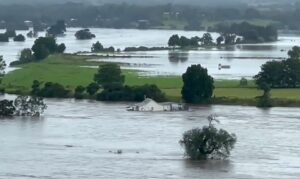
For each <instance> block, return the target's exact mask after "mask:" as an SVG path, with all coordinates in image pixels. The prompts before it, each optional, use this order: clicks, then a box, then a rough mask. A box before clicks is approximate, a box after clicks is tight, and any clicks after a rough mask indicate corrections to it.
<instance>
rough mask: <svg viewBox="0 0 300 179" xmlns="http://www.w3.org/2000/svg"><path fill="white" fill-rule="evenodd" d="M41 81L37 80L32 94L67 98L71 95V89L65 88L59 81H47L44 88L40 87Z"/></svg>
mask: <svg viewBox="0 0 300 179" xmlns="http://www.w3.org/2000/svg"><path fill="white" fill-rule="evenodd" d="M40 85H41V83H40V82H39V81H37V80H35V81H34V82H33V85H32V91H31V94H32V95H36V96H39V97H45V98H67V97H69V93H70V91H69V90H67V89H65V88H64V86H62V85H61V84H59V83H52V82H47V83H45V85H44V87H43V88H40Z"/></svg>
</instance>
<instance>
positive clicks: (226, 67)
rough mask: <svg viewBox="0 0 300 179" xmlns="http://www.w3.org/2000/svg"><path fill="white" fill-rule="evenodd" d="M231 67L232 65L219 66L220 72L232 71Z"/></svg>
mask: <svg viewBox="0 0 300 179" xmlns="http://www.w3.org/2000/svg"><path fill="white" fill-rule="evenodd" d="M230 68H231V66H230V65H222V64H219V70H222V69H230Z"/></svg>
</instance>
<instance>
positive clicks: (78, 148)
mask: <svg viewBox="0 0 300 179" xmlns="http://www.w3.org/2000/svg"><path fill="white" fill-rule="evenodd" d="M47 104H48V110H47V111H46V113H45V114H44V116H43V117H42V118H41V119H29V118H27V119H26V118H15V119H3V120H0V144H1V147H0V178H5V179H10V178H13V179H15V178H22V179H23V178H43V179H45V178H49V179H52V178H53V179H54V178H55V179H65V178H72V179H82V178H86V179H94V178H103V179H116V178H128V179H135V178H136V179H140V178H153V179H154V178H155V179H156V178H157V179H158V178H170V179H171V178H172V179H177V178H178V179H179V178H204V179H206V178H210V179H219V178H222V179H232V178H242V179H260V178H261V179H282V178H285V179H298V178H300V140H299V136H300V130H299V129H300V108H272V109H271V110H261V109H257V108H255V107H239V106H211V107H193V108H192V109H191V111H190V112H172V113H169V112H166V113H141V112H127V111H125V107H126V106H127V105H128V104H126V103H101V102H90V101H85V100H84V101H75V100H71V99H70V100H55V99H52V100H47ZM210 114H216V115H218V119H219V120H220V121H221V123H220V124H219V125H218V127H222V128H224V129H226V130H228V131H229V132H233V133H235V134H236V135H237V137H238V142H237V143H236V148H235V149H234V150H233V151H232V156H231V157H230V158H229V159H228V160H226V161H207V162H204V161H202V162H192V161H189V160H187V159H186V158H184V150H183V148H182V147H181V146H180V145H179V143H178V141H179V140H180V139H181V136H182V133H183V132H184V131H186V130H189V129H191V128H194V127H202V126H203V125H206V124H207V122H206V117H207V116H208V115H210ZM118 150H122V154H116V152H117V151H118Z"/></svg>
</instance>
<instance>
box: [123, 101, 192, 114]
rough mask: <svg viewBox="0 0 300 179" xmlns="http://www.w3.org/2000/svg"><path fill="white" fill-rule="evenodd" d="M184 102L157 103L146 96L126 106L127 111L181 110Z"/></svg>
mask: <svg viewBox="0 0 300 179" xmlns="http://www.w3.org/2000/svg"><path fill="white" fill-rule="evenodd" d="M186 109H187V108H186V106H185V105H184V104H177V103H170V102H168V103H157V102H156V101H154V100H152V99H150V98H146V99H145V100H144V101H143V102H141V103H138V104H135V105H133V106H129V107H127V110H128V111H149V112H151V111H183V110H186Z"/></svg>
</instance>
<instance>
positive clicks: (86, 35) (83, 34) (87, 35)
mask: <svg viewBox="0 0 300 179" xmlns="http://www.w3.org/2000/svg"><path fill="white" fill-rule="evenodd" d="M75 37H76V38H77V39H78V40H86V39H92V38H95V37H96V36H95V34H92V33H91V32H90V29H83V30H79V31H77V32H76V33H75Z"/></svg>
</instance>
